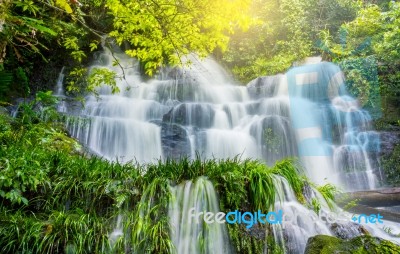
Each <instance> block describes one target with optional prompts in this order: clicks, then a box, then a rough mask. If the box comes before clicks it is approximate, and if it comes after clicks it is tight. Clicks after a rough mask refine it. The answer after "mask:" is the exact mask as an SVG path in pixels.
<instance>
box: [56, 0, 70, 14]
mask: <svg viewBox="0 0 400 254" xmlns="http://www.w3.org/2000/svg"><path fill="white" fill-rule="evenodd" d="M56 5H57V6H59V7H61V8H63V9H64V10H65V11H66V12H67V13H68V14H71V13H72V8H71V6H70V5H69V4H68V2H67V1H66V0H56Z"/></svg>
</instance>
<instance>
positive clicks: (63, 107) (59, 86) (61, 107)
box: [54, 66, 68, 113]
mask: <svg viewBox="0 0 400 254" xmlns="http://www.w3.org/2000/svg"><path fill="white" fill-rule="evenodd" d="M64 68H65V67H64V66H63V67H62V68H61V71H60V73H59V74H58V78H57V82H56V87H55V89H54V95H55V96H56V97H58V98H59V99H60V101H59V102H58V105H57V110H58V112H61V113H66V112H67V111H68V109H67V103H66V102H65V91H64V83H63V82H64V76H65V75H64Z"/></svg>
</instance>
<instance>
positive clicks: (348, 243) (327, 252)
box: [305, 235, 400, 254]
mask: <svg viewBox="0 0 400 254" xmlns="http://www.w3.org/2000/svg"><path fill="white" fill-rule="evenodd" d="M332 253H335V254H345V253H346V254H348V253H349V254H363V253H366V254H367V253H368V254H375V253H376V254H380V253H387V254H392V253H393V254H395V253H400V246H398V245H396V244H394V243H392V242H390V241H387V240H383V239H380V238H377V237H372V236H369V235H363V236H358V237H354V238H352V239H350V240H342V239H339V238H336V237H333V236H327V235H317V236H314V237H310V238H309V239H308V242H307V246H306V250H305V254H332Z"/></svg>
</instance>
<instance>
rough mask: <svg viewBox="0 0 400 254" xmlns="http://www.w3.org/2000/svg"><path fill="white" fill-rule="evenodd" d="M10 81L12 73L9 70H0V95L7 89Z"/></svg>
mask: <svg viewBox="0 0 400 254" xmlns="http://www.w3.org/2000/svg"><path fill="white" fill-rule="evenodd" d="M12 81H13V74H12V73H11V72H7V71H0V97H2V96H4V94H5V93H7V92H8V91H9V89H10V84H11V83H12Z"/></svg>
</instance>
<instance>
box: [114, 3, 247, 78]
mask: <svg viewBox="0 0 400 254" xmlns="http://www.w3.org/2000/svg"><path fill="white" fill-rule="evenodd" d="M247 4H248V1H227V0H223V1H209V0H201V1H193V0H185V1H180V2H176V3H174V4H171V2H170V1H165V0H156V1H152V0H151V1H133V2H124V1H120V0H108V1H107V7H108V8H109V9H110V11H111V13H112V14H113V16H114V30H113V31H112V32H111V33H110V35H111V36H113V37H115V38H116V40H117V42H118V44H122V43H123V42H124V41H128V42H129V43H130V44H131V45H132V46H133V48H131V49H128V50H126V53H127V54H128V55H130V56H132V57H136V58H137V59H139V60H140V61H141V62H143V63H144V67H145V70H146V73H147V74H149V75H151V74H153V73H154V71H155V70H157V69H158V68H159V67H160V66H162V65H165V64H170V65H176V64H179V63H181V61H182V57H183V56H185V55H187V54H189V53H191V52H195V53H197V54H198V55H200V56H203V57H205V56H207V55H208V54H209V53H211V52H212V51H213V50H214V49H215V48H217V47H221V48H224V47H226V44H227V42H228V37H227V33H229V32H231V31H232V28H233V27H234V26H235V25H236V24H239V25H241V26H243V25H245V24H244V23H243V22H245V19H244V15H242V12H243V11H244V10H246V5H247Z"/></svg>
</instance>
